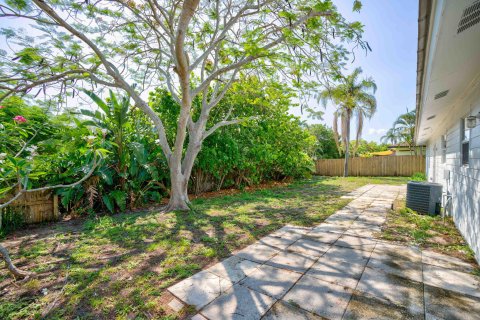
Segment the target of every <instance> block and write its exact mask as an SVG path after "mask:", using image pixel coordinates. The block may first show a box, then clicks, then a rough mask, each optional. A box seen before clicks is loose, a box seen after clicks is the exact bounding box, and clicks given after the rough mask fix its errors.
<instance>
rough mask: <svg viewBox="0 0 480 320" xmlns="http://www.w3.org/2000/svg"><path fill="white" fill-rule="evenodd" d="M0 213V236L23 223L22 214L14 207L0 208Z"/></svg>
mask: <svg viewBox="0 0 480 320" xmlns="http://www.w3.org/2000/svg"><path fill="white" fill-rule="evenodd" d="M0 215H1V217H0V221H1V224H0V238H2V237H3V236H5V235H7V234H8V233H10V232H12V231H14V230H17V229H19V228H21V227H22V226H23V225H24V223H25V220H24V218H23V214H21V212H19V211H18V209H17V208H15V207H7V208H4V209H3V210H0Z"/></svg>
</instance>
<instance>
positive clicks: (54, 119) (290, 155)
mask: <svg viewBox="0 0 480 320" xmlns="http://www.w3.org/2000/svg"><path fill="white" fill-rule="evenodd" d="M85 92H86V93H87V95H88V96H89V97H90V98H91V99H92V101H93V102H94V104H95V105H96V106H97V109H96V110H95V109H88V110H81V111H80V112H76V113H72V112H68V111H65V112H64V113H60V114H58V113H55V114H54V113H52V112H50V110H49V109H48V108H42V107H35V106H28V105H27V104H26V103H25V102H24V101H23V100H21V99H19V98H15V97H12V98H11V99H9V100H8V101H6V102H5V105H4V106H2V108H0V123H1V124H2V127H0V138H1V139H3V140H2V141H5V143H2V145H1V146H0V154H2V155H8V156H2V159H0V162H1V166H2V170H1V172H0V198H1V197H5V196H6V195H7V194H8V193H10V192H12V191H11V189H12V186H14V185H15V184H16V183H17V178H18V174H19V173H20V175H21V176H22V177H24V179H23V180H22V182H21V183H22V185H24V186H26V187H27V188H34V187H41V186H46V185H56V184H69V183H73V182H75V181H77V180H79V179H80V178H82V177H83V176H84V175H85V174H86V173H87V172H88V171H89V170H90V169H91V166H92V162H93V159H94V157H95V155H98V154H101V161H100V163H99V164H98V166H97V167H96V169H95V171H94V173H93V174H92V175H91V176H90V177H89V178H88V179H87V180H85V181H84V182H83V183H81V184H79V185H77V186H75V187H73V188H64V189H58V190H57V191H56V192H57V194H59V195H60V199H61V201H60V203H61V205H62V207H63V208H62V211H65V212H70V213H75V214H83V213H94V212H97V211H110V212H115V211H117V210H120V211H123V210H126V209H127V208H130V209H132V208H135V207H136V206H140V205H143V204H145V203H148V202H150V201H154V202H158V201H160V200H161V198H162V197H165V196H166V195H167V193H168V188H169V171H168V166H167V162H166V159H165V157H164V156H163V153H162V152H161V149H160V147H159V145H158V143H157V142H156V139H157V138H158V136H157V135H156V132H154V131H153V130H152V127H151V124H150V123H149V119H148V118H147V117H146V116H145V115H144V114H143V113H141V112H140V111H139V110H138V109H137V108H135V107H134V106H132V105H131V104H130V99H129V97H128V96H124V97H120V96H116V95H115V94H114V93H113V92H111V91H110V93H109V95H108V97H107V98H106V99H105V100H103V99H101V98H100V97H98V96H96V95H95V94H93V93H91V92H88V91H85ZM293 98H294V94H293V92H292V91H291V90H290V89H288V88H286V87H285V86H284V85H282V84H280V83H277V82H273V81H260V80H259V79H258V78H255V77H250V78H245V79H242V80H241V81H239V82H237V83H234V84H233V86H232V88H231V89H230V91H228V92H227V94H226V95H225V97H224V99H223V100H222V101H221V102H220V103H221V104H223V106H222V107H220V108H218V109H213V110H212V117H211V120H210V121H211V122H209V123H208V124H207V128H208V127H210V126H212V125H213V123H216V122H218V121H220V120H222V119H231V118H237V119H238V118H239V119H243V120H242V121H240V123H239V124H238V125H232V126H226V127H222V128H220V129H219V130H217V131H216V132H215V133H213V134H212V135H210V136H209V137H208V138H207V139H206V140H205V141H204V144H203V146H202V150H201V151H200V154H199V155H198V157H197V159H196V161H195V165H194V169H193V174H192V177H191V180H190V184H189V190H190V191H191V192H195V193H199V192H204V191H209V190H218V189H221V188H225V187H237V188H242V187H244V186H246V185H253V184H258V183H261V182H264V181H268V180H281V179H287V178H299V177H305V176H308V175H310V174H311V173H312V171H313V162H312V159H311V155H313V154H314V152H315V148H316V147H317V148H318V147H319V145H318V142H317V141H316V139H315V137H314V136H313V135H312V134H311V133H309V132H308V130H306V129H305V128H304V127H303V125H302V123H301V121H300V120H299V119H298V118H297V117H294V116H292V115H290V114H289V113H288V110H289V107H290V106H291V105H292V99H293ZM194 103H195V105H196V106H197V108H196V109H195V114H194V115H193V118H194V120H195V121H196V120H197V119H198V116H199V111H200V106H201V97H198V98H197V100H196V101H194ZM150 104H151V105H152V106H153V107H154V109H155V111H156V112H158V113H159V114H160V116H161V118H162V119H163V120H164V123H165V127H166V129H167V139H168V140H169V141H170V143H172V142H173V140H174V139H175V134H176V124H177V119H178V116H179V106H178V104H177V103H176V102H175V101H174V100H173V99H172V97H171V96H170V94H169V93H167V91H166V90H164V89H157V90H156V91H155V92H153V93H151V95H150ZM217 110H218V111H217ZM225 110H230V111H228V112H226V111H225ZM19 116H20V117H21V118H15V117H19ZM15 119H16V120H15ZM22 146H26V147H25V148H22ZM16 153H18V154H16Z"/></svg>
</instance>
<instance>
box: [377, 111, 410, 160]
mask: <svg viewBox="0 0 480 320" xmlns="http://www.w3.org/2000/svg"><path fill="white" fill-rule="evenodd" d="M415 121H416V110H411V111H408V109H407V112H406V113H404V114H401V115H400V116H398V118H397V119H396V120H395V122H394V123H393V126H392V127H391V128H390V129H388V131H387V132H386V133H385V135H384V136H383V137H382V141H383V142H385V143H388V142H390V143H392V144H406V145H407V146H408V149H409V150H410V153H414V154H415V155H416V154H417V152H418V150H417V148H415Z"/></svg>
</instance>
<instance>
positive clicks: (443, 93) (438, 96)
mask: <svg viewBox="0 0 480 320" xmlns="http://www.w3.org/2000/svg"><path fill="white" fill-rule="evenodd" d="M448 91H449V90H445V91H442V92H439V93H437V94H436V95H435V97H434V99H435V100H437V99H440V98H443V97H445V96H446V95H447V94H448Z"/></svg>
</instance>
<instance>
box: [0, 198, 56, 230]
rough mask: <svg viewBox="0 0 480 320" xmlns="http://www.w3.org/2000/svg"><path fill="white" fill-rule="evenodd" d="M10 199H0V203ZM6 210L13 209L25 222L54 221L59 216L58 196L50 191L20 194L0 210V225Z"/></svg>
mask: <svg viewBox="0 0 480 320" xmlns="http://www.w3.org/2000/svg"><path fill="white" fill-rule="evenodd" d="M8 199H11V197H6V198H4V199H0V203H4V202H6V201H8ZM7 210H13V211H15V212H16V213H18V214H21V215H22V217H23V219H22V220H23V222H25V223H39V222H46V221H55V220H58V219H59V218H60V212H59V210H58V196H57V195H55V194H53V193H52V191H38V192H29V193H24V194H22V195H21V196H20V197H19V198H18V199H16V200H15V201H14V202H12V203H11V204H10V205H9V206H8V207H6V208H3V210H0V227H1V221H2V220H1V218H2V217H3V214H4V213H6V212H7Z"/></svg>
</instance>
